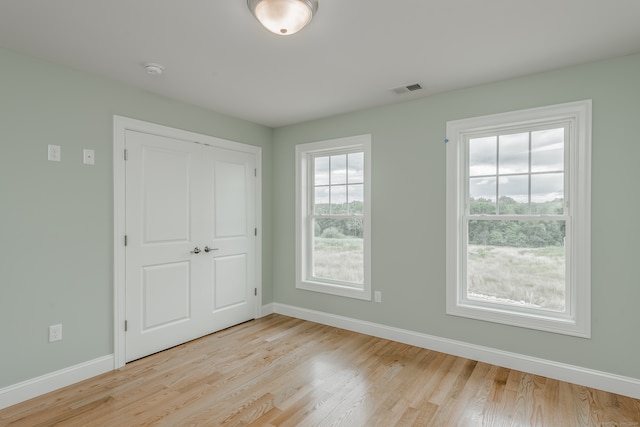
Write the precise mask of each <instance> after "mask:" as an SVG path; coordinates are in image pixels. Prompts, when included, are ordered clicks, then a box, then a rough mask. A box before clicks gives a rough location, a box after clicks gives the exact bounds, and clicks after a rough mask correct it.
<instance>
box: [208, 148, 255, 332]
mask: <svg viewBox="0 0 640 427" xmlns="http://www.w3.org/2000/svg"><path fill="white" fill-rule="evenodd" d="M214 156H215V174H214V186H213V188H214V193H213V200H214V202H213V203H214V212H215V220H214V222H213V224H214V229H213V233H212V240H213V242H214V247H215V248H217V250H216V251H214V252H213V256H212V261H213V279H214V281H213V297H214V301H213V307H212V308H213V313H212V314H213V317H214V318H215V319H216V323H219V324H223V325H226V326H231V325H234V324H237V323H239V322H242V321H244V320H242V319H247V318H253V317H254V316H255V304H256V303H255V301H256V297H255V293H254V288H255V267H254V266H255V234H254V228H255V224H256V218H255V211H256V207H255V191H256V190H255V175H254V173H255V172H254V171H255V167H256V164H255V156H254V155H252V154H248V153H242V152H238V151H233V150H224V149H218V148H216V149H215V150H214ZM226 326H225V327H226Z"/></svg>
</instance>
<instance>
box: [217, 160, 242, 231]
mask: <svg viewBox="0 0 640 427" xmlns="http://www.w3.org/2000/svg"><path fill="white" fill-rule="evenodd" d="M246 175H247V165H245V164H239V163H231V162H228V161H223V160H217V161H216V164H215V190H214V191H215V220H216V225H215V232H216V237H218V238H220V237H232V236H246V233H247V215H246V213H247V209H246V197H245V196H246V192H247V183H246V178H247V177H246Z"/></svg>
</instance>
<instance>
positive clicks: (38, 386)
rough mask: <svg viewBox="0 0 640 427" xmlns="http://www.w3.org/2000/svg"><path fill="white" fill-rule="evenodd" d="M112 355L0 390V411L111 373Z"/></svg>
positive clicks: (112, 365) (112, 366)
mask: <svg viewBox="0 0 640 427" xmlns="http://www.w3.org/2000/svg"><path fill="white" fill-rule="evenodd" d="M113 368H114V358H113V354H110V355H108V356H103V357H99V358H97V359H93V360H89V361H87V362H83V363H80V364H78V365H74V366H70V367H68V368H65V369H61V370H59V371H55V372H51V373H48V374H45V375H42V376H40V377H37V378H32V379H30V380H26V381H23V382H20V383H17V384H13V385H10V386H9V387H5V388H2V389H0V409H3V408H6V407H9V406H11V405H15V404H16V403H20V402H24V401H25V400H29V399H32V398H34V397H36V396H40V395H42V394H45V393H49V392H51V391H54V390H57V389H59V388H62V387H66V386H68V385H71V384H74V383H77V382H80V381H83V380H86V379H87V378H91V377H95V376H96V375H100V374H103V373H105V372H109V371H112V370H113Z"/></svg>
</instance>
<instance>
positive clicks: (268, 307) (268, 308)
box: [258, 303, 273, 317]
mask: <svg viewBox="0 0 640 427" xmlns="http://www.w3.org/2000/svg"><path fill="white" fill-rule="evenodd" d="M272 313H273V303H269V304H265V305H263V306H262V308H261V310H260V316H258V317H264V316H267V315H269V314H272Z"/></svg>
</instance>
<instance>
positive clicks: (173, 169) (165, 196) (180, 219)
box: [140, 146, 192, 244]
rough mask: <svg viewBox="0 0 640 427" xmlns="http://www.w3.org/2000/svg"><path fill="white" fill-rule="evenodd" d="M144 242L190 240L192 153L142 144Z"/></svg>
mask: <svg viewBox="0 0 640 427" xmlns="http://www.w3.org/2000/svg"><path fill="white" fill-rule="evenodd" d="M140 155H141V165H140V166H141V168H142V171H141V172H142V174H141V179H142V183H141V184H142V195H143V197H144V201H143V217H142V218H143V229H144V243H146V244H148V243H158V242H168V241H187V240H189V234H190V233H189V228H190V227H189V225H190V217H189V214H190V212H189V208H190V205H191V200H190V191H189V174H190V172H191V171H190V169H191V166H192V164H191V163H192V162H191V153H188V152H184V151H176V150H169V149H162V148H159V147H154V146H142V147H141V152H140Z"/></svg>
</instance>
